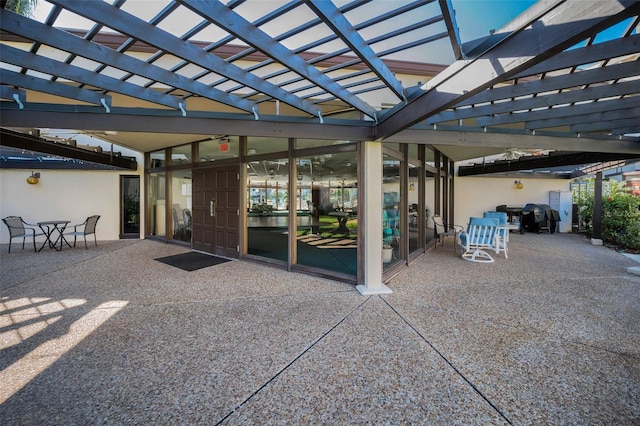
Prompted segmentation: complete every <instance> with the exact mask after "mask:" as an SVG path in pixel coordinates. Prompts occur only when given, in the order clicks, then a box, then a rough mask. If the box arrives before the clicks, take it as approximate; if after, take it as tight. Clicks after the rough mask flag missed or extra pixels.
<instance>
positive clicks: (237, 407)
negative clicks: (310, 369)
mask: <svg viewBox="0 0 640 426" xmlns="http://www.w3.org/2000/svg"><path fill="white" fill-rule="evenodd" d="M369 299H371V298H370V297H367V298H366V299H365V300H364V301H362V303H360V304H358V306H356V307H355V308H353V309H352V310H351V311H349V312H348V313H347V314H346V315H345V316H344V317H342V318H341V319H340V320H339V321H338V322H337V323H336V324H334V325H333V326H332V327H331V328H329V330H327V331H326V332H324V333H323V334H322V335H321V336H320V337H318V338H317V339H316V340H315V341H314V342H313V343H311V344H310V345H309V346H308V347H306V348H305V349H304V350H303V351H302V352H300V353H299V354H298V355H297V356H296V357H295V358H293V359H292V360H291V361H290V362H289V363H288V364H287V365H285V366H284V367H282V369H280V370H279V371H278V372H277V373H276V374H274V375H273V376H272V377H271V378H269V379H268V380H267V381H266V382H264V383H263V384H262V386H260V387H259V388H258V389H256V390H255V391H254V392H253V393H252V394H251V395H249V396H248V397H247V398H246V399H245V400H244V401H242V402H240V403H239V404H238V405H236V406H235V407H233V409H232V410H231V411H230V412H229V413H228V414H227V415H226V416H224V417H223V418H222V419H220V421H219V422H218V423H216V425H219V424H222V423H224V422H225V420H226V419H228V418H229V417H230V416H231V415H233V413H235V412H236V411H238V410H239V409H240V408H241V407H242V406H243V405H245V404H247V403H248V402H249V401H251V400H252V399H253V398H254V397H255V396H256V395H258V394H259V393H260V392H261V391H262V390H263V389H265V388H266V387H267V386H269V384H270V383H272V382H273V381H274V380H276V379H277V378H278V377H280V376H281V375H282V374H283V373H284V372H285V371H287V370H288V369H289V368H290V367H292V366H293V365H294V364H295V363H296V362H297V361H298V360H299V359H300V358H302V357H303V356H304V355H306V354H307V353H308V352H309V351H310V350H311V349H313V348H314V347H315V346H316V345H317V344H318V343H320V342H321V341H323V340H324V339H325V338H326V337H327V336H328V335H329V334H331V333H332V332H333V331H334V330H335V329H336V328H338V327H339V326H340V325H341V324H342V323H344V322H345V321H346V320H347V318H349V317H350V316H351V315H353V313H354V312H356V311H357V310H359V309H361V308H362V307H363V306H364V304H365V303H367V302H368V301H369Z"/></svg>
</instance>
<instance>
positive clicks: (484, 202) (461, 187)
mask: <svg viewBox="0 0 640 426" xmlns="http://www.w3.org/2000/svg"><path fill="white" fill-rule="evenodd" d="M515 180H516V179H515V178H489V177H458V176H456V178H455V195H454V197H455V212H454V215H455V216H454V221H455V224H456V225H462V226H466V225H467V223H468V222H469V218H470V217H478V216H480V217H482V213H483V212H485V211H495V209H496V206H499V205H502V204H506V205H516V206H524V205H525V204H527V203H536V204H549V191H568V190H569V182H570V181H569V180H567V179H527V178H524V179H519V180H521V181H522V183H523V184H524V188H523V189H516V187H515V184H514V182H515Z"/></svg>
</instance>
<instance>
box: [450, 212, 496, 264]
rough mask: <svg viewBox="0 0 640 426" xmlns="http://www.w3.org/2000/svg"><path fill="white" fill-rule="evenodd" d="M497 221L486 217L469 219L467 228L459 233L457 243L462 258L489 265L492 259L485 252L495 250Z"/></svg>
mask: <svg viewBox="0 0 640 426" xmlns="http://www.w3.org/2000/svg"><path fill="white" fill-rule="evenodd" d="M498 223H499V221H498V219H496V218H492V217H488V218H483V217H472V218H469V227H468V228H467V230H466V231H465V232H462V233H460V235H459V240H458V241H459V243H460V246H461V247H462V258H463V259H464V260H469V261H471V262H479V263H491V262H493V261H494V260H493V257H491V255H490V254H489V253H487V252H486V251H485V250H493V251H495V250H496V245H497V242H496V234H497V232H498Z"/></svg>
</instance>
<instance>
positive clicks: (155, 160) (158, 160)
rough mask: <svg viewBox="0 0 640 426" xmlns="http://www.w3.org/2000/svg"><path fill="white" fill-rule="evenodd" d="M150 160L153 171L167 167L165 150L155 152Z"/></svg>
mask: <svg viewBox="0 0 640 426" xmlns="http://www.w3.org/2000/svg"><path fill="white" fill-rule="evenodd" d="M149 158H150V160H151V164H150V165H149V168H151V169H155V168H156V167H164V166H166V165H167V163H166V155H165V151H164V149H163V150H160V151H153V152H152V153H151V154H149Z"/></svg>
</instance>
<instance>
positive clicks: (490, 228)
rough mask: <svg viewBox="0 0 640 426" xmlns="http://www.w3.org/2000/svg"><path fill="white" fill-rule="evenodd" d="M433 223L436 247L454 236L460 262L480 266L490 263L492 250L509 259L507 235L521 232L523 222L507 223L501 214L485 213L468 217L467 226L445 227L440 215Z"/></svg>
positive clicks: (434, 216)
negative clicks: (468, 262)
mask: <svg viewBox="0 0 640 426" xmlns="http://www.w3.org/2000/svg"><path fill="white" fill-rule="evenodd" d="M432 220H433V223H434V227H435V232H436V234H437V238H438V241H437V242H436V247H437V243H440V245H441V246H443V245H444V240H445V239H446V238H447V237H453V241H454V243H453V244H454V249H455V250H456V252H457V250H458V247H460V250H461V257H462V259H464V260H468V261H471V262H479V263H493V262H494V258H493V257H492V256H491V254H490V252H492V251H493V252H495V253H496V254H500V253H504V257H505V259H508V258H509V255H508V252H509V249H508V243H509V233H511V232H513V231H520V230H521V229H522V223H520V221H518V220H515V221H508V215H507V213H506V212H504V211H486V212H483V214H482V217H470V218H469V222H468V224H467V226H466V227H464V226H462V225H454V224H447V223H446V222H445V221H444V220H443V219H442V217H440V216H439V215H433V218H432Z"/></svg>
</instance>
